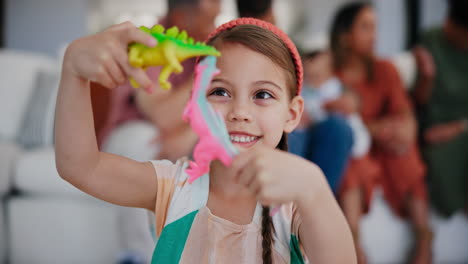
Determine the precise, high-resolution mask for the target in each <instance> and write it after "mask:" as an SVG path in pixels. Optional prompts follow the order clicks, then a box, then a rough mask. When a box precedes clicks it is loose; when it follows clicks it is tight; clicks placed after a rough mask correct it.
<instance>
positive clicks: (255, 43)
mask: <svg viewBox="0 0 468 264" xmlns="http://www.w3.org/2000/svg"><path fill="white" fill-rule="evenodd" d="M222 43H238V44H242V45H244V46H245V47H247V48H249V49H251V50H253V51H256V52H258V53H261V54H263V55H265V56H267V57H268V58H270V59H271V60H272V61H273V62H274V63H275V64H276V65H278V66H279V67H281V68H282V69H284V71H285V73H286V86H287V88H288V90H289V99H290V100H291V99H292V98H294V96H296V94H297V91H298V87H297V75H296V66H295V64H294V61H293V58H292V56H291V53H290V51H289V49H288V47H287V46H286V45H285V43H284V42H283V41H282V40H281V38H279V37H278V36H277V35H276V34H274V33H273V32H271V31H269V30H267V29H265V28H262V27H259V26H256V25H248V24H247V25H238V26H235V27H233V28H231V29H228V30H225V31H222V32H220V33H219V34H217V35H215V36H214V37H212V38H211V39H209V40H208V42H207V44H209V45H213V46H217V45H221V44H222ZM287 141H288V140H287V134H286V133H283V135H282V137H281V140H280V142H279V143H278V146H277V147H276V148H277V149H281V150H283V151H287V150H288V145H287ZM274 232H275V227H274V226H273V221H272V218H271V216H270V208H269V207H267V206H264V207H263V211H262V238H263V239H262V250H263V252H262V259H263V263H272V245H273V234H274Z"/></svg>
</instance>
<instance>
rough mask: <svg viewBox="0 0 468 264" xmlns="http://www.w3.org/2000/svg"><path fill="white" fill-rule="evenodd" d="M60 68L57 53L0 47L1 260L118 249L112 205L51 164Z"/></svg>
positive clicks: (79, 258)
mask: <svg viewBox="0 0 468 264" xmlns="http://www.w3.org/2000/svg"><path fill="white" fill-rule="evenodd" d="M59 68H60V63H59V62H58V60H57V59H56V58H50V57H47V56H44V55H41V54H35V53H30V52H24V51H13V50H0V78H1V80H2V86H1V88H0V197H1V198H2V200H1V201H2V203H1V208H0V263H12V264H23V263H113V262H115V259H116V257H117V254H118V237H117V232H116V229H117V223H116V219H117V217H116V216H115V215H116V210H115V209H116V206H112V205H110V204H107V203H104V202H101V201H98V200H97V199H94V198H92V197H90V196H88V195H85V194H83V193H82V192H81V191H79V190H77V189H76V188H74V187H73V186H71V185H70V184H68V183H67V182H65V181H63V180H62V179H61V178H60V177H59V175H58V174H57V172H56V169H55V157H54V150H53V145H52V136H53V115H54V107H55V97H56V91H57V87H58V74H59ZM70 137H71V139H72V137H73V135H70ZM7 259H8V260H7Z"/></svg>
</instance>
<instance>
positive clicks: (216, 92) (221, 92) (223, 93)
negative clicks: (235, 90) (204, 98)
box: [208, 88, 229, 96]
mask: <svg viewBox="0 0 468 264" xmlns="http://www.w3.org/2000/svg"><path fill="white" fill-rule="evenodd" d="M210 95H215V96H229V94H228V93H227V91H226V90H224V89H222V88H216V89H214V90H213V91H212V92H211V93H210V94H209V95H208V96H210Z"/></svg>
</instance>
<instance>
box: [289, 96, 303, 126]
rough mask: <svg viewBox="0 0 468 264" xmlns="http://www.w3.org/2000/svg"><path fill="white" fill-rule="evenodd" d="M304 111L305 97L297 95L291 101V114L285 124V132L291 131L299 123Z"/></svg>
mask: <svg viewBox="0 0 468 264" xmlns="http://www.w3.org/2000/svg"><path fill="white" fill-rule="evenodd" d="M303 111H304V99H303V98H302V96H300V95H297V96H295V97H294V98H293V99H292V100H291V102H290V103H289V116H288V119H287V120H286V124H285V126H284V132H286V133H291V132H292V131H293V130H294V129H295V128H296V127H297V126H298V125H299V122H300V121H301V117H302V112H303Z"/></svg>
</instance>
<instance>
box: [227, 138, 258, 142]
mask: <svg viewBox="0 0 468 264" xmlns="http://www.w3.org/2000/svg"><path fill="white" fill-rule="evenodd" d="M230 139H231V141H233V142H241V143H245V142H252V141H254V140H255V139H256V137H249V136H230Z"/></svg>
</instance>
